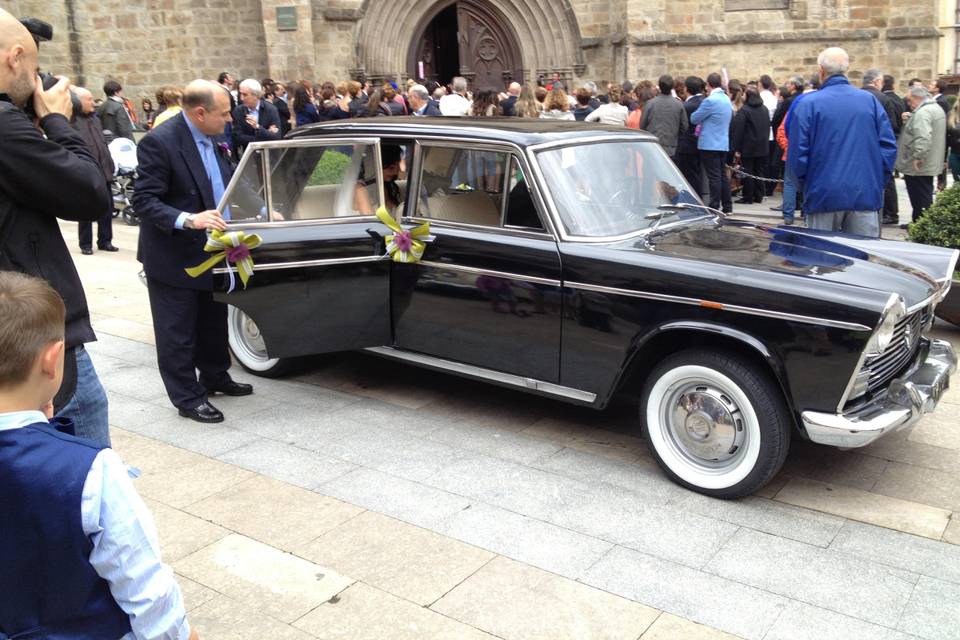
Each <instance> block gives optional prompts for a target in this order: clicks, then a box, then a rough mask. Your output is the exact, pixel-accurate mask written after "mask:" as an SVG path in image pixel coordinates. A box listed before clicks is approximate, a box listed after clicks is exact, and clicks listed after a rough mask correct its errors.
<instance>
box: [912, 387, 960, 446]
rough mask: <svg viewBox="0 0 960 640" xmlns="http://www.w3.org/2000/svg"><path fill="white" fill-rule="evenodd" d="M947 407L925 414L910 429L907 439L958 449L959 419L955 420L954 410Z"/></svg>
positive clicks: (959, 441) (959, 442) (959, 437)
mask: <svg viewBox="0 0 960 640" xmlns="http://www.w3.org/2000/svg"><path fill="white" fill-rule="evenodd" d="M958 398H960V396H958ZM958 401H960V400H958ZM948 404H952V403H948ZM947 409H948V410H946V411H942V410H941V411H934V412H932V413H929V414H927V415H925V416H924V417H923V420H921V421H920V422H918V423H917V424H916V425H915V426H914V427H913V428H912V429H911V430H910V435H909V437H908V440H910V441H912V442H922V443H923V444H929V445H933V446H935V447H943V448H944V449H952V450H954V451H960V420H957V417H956V413H955V410H953V411H951V410H949V408H947Z"/></svg>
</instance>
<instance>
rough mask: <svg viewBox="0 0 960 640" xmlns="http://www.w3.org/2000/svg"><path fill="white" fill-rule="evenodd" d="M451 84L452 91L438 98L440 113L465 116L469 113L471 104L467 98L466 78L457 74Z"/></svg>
mask: <svg viewBox="0 0 960 640" xmlns="http://www.w3.org/2000/svg"><path fill="white" fill-rule="evenodd" d="M452 84H453V93H451V94H449V95H445V96H443V97H442V98H440V113H442V114H443V115H445V116H465V115H467V114H468V113H470V107H471V105H472V103H471V102H470V101H469V100H467V79H466V78H463V77H460V76H457V77H455V78H454V79H453V83H452Z"/></svg>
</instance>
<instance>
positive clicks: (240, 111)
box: [184, 100, 280, 156]
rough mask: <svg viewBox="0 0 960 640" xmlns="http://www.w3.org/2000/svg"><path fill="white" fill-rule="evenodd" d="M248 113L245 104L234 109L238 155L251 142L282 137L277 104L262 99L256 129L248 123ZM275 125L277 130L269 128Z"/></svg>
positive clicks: (234, 131)
mask: <svg viewBox="0 0 960 640" xmlns="http://www.w3.org/2000/svg"><path fill="white" fill-rule="evenodd" d="M248 113H249V109H247V107H246V105H243V104H238V105H237V108H236V109H234V110H233V146H234V148H236V149H237V155H238V156H241V155H243V150H244V149H246V148H247V145H248V144H250V143H251V142H264V141H266V140H279V139H280V114H279V113H278V112H277V108H276V107H275V106H273V105H272V104H270V103H269V102H267V101H266V100H261V101H260V110H259V111H258V113H257V122H258V123H259V124H260V128H259V129H254V128H253V127H251V126H250V124H249V123H247V114H248ZM274 125H276V127H277V132H276V133H271V132H270V131H268V129H269V128H270V127H272V126H274ZM184 126H186V125H184Z"/></svg>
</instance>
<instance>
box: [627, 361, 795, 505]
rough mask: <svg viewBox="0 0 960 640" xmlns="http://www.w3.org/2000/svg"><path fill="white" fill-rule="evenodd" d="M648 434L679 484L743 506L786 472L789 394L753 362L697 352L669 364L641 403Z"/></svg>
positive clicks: (650, 380)
mask: <svg viewBox="0 0 960 640" xmlns="http://www.w3.org/2000/svg"><path fill="white" fill-rule="evenodd" d="M640 419H641V423H642V430H643V434H644V437H645V438H646V440H647V444H648V445H649V446H650V450H651V451H652V452H653V455H654V457H655V458H656V459H657V462H658V463H659V464H660V466H661V467H662V468H663V469H664V471H665V472H666V473H667V475H669V476H670V477H671V478H672V479H673V480H674V481H675V482H677V483H679V484H681V485H683V486H685V487H687V488H689V489H693V490H694V491H697V492H699V493H702V494H705V495H709V496H714V497H717V498H739V497H741V496H745V495H748V494H751V493H753V492H754V491H756V490H758V489H760V488H761V487H763V486H764V485H765V484H767V483H768V482H769V481H770V480H771V479H773V477H774V476H775V475H776V474H777V472H778V471H779V470H780V467H782V466H783V462H784V460H785V459H786V457H787V450H788V448H789V446H790V419H789V415H788V413H787V409H786V406H785V404H784V401H783V394H782V393H781V392H780V389H779V387H778V386H777V385H776V384H775V382H774V381H773V380H772V379H771V376H770V374H769V373H767V372H765V371H763V370H762V369H760V368H759V367H757V366H756V365H754V364H753V363H752V362H750V361H749V360H747V359H745V358H743V357H741V356H739V355H737V354H735V353H732V352H727V351H720V350H712V349H702V350H700V349H698V350H693V349H691V350H687V351H682V352H680V353H677V354H674V355H672V356H669V357H668V358H666V359H665V360H663V361H662V362H661V363H660V364H658V365H657V367H656V368H655V369H654V370H653V372H651V374H650V376H649V377H648V378H647V382H646V383H645V384H644V388H643V392H642V394H641V399H640Z"/></svg>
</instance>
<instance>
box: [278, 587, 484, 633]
mask: <svg viewBox="0 0 960 640" xmlns="http://www.w3.org/2000/svg"><path fill="white" fill-rule="evenodd" d="M293 624H294V626H295V627H297V628H298V629H303V630H304V631H307V632H309V633H310V634H311V635H312V636H315V637H317V638H324V639H325V640H384V639H386V638H389V639H390V640H425V639H430V640H493V638H494V636H491V635H489V634H486V633H484V632H482V631H480V630H478V629H475V628H474V627H471V626H469V625H466V624H463V623H462V622H459V621H457V620H453V619H451V618H449V617H447V616H445V615H441V614H439V613H436V612H434V611H431V610H430V609H428V608H426V607H422V606H419V605H417V604H414V603H412V602H409V601H407V600H403V599H402V598H398V597H396V596H394V595H391V594H389V593H387V592H385V591H381V590H380V589H376V588H374V587H371V586H369V585H366V584H363V583H360V582H358V583H356V584H354V585H353V586H351V587H350V588H349V589H347V590H345V591H343V592H341V593H340V594H339V595H338V596H337V597H336V598H332V599H331V600H329V601H327V602H325V603H323V604H321V605H320V606H319V607H317V608H316V609H314V610H313V611H311V612H310V613H308V614H307V615H305V616H304V617H302V618H300V619H299V620H297V621H296V622H294V623H293Z"/></svg>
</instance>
